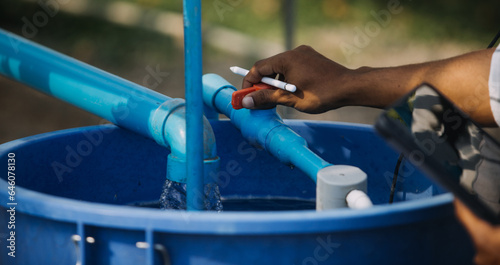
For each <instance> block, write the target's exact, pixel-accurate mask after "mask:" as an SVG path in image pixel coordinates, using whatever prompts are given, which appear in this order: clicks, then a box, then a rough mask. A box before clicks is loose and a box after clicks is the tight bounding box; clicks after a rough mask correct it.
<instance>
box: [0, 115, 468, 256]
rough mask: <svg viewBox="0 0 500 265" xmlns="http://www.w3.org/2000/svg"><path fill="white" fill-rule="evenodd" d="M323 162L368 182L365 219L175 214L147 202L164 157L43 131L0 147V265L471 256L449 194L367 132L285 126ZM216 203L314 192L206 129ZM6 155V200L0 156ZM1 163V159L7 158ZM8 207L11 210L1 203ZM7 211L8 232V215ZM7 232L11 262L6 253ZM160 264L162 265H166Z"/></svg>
mask: <svg viewBox="0 0 500 265" xmlns="http://www.w3.org/2000/svg"><path fill="white" fill-rule="evenodd" d="M287 124H289V125H290V126H291V127H292V128H293V129H294V130H295V131H296V132H297V133H299V134H300V135H302V136H303V137H304V138H305V139H306V140H307V141H308V142H309V144H310V148H311V149H312V150H313V151H315V152H316V153H318V154H319V155H320V156H321V157H323V158H324V159H325V160H327V161H329V162H331V163H334V164H349V165H354V166H357V167H359V168H361V169H362V170H363V171H365V172H366V173H367V174H368V194H369V196H370V197H371V198H372V200H373V201H374V203H375V204H376V205H375V206H374V207H373V208H370V209H366V210H350V209H338V210H331V211H323V212H316V211H315V210H301V211H298V210H295V211H267V212H257V211H247V212H239V211H232V212H231V211H226V212H222V213H214V212H185V211H163V210H159V209H152V208H143V207H142V208H141V207H133V206H130V205H131V204H134V203H138V202H151V201H157V200H158V199H159V197H160V194H161V189H162V185H163V182H164V180H165V175H166V174H165V171H166V163H167V155H168V153H169V151H168V150H166V149H164V148H162V147H160V146H158V145H157V144H156V143H154V142H153V141H152V140H149V139H146V138H143V137H141V136H138V135H136V134H134V133H131V132H128V131H126V130H123V129H120V128H118V127H114V126H110V125H108V126H93V127H85V128H77V129H70V130H64V131H57V132H51V133H46V134H42V135H37V136H32V137H28V138H24V139H19V140H16V141H12V142H9V143H5V144H3V145H1V146H0V161H2V162H1V163H3V165H4V171H5V172H4V174H2V175H1V179H0V204H1V206H0V207H1V208H2V209H0V236H1V241H0V264H50V265H54V264H77V262H81V264H120V265H123V264H204V265H206V264H406V265H409V264H469V263H471V261H472V256H473V249H472V246H471V244H470V241H469V238H468V236H467V235H466V233H465V232H464V230H463V229H462V227H461V226H460V225H459V224H458V223H457V221H456V219H455V217H454V214H453V207H452V205H451V201H452V196H451V195H450V194H441V192H440V191H439V189H438V188H436V187H435V186H434V185H432V184H431V183H430V182H429V181H428V179H427V178H425V177H424V176H423V175H422V174H421V173H419V172H418V171H416V170H415V168H413V167H412V166H411V165H409V164H405V166H404V167H403V168H402V170H401V171H400V172H401V176H400V177H399V179H398V183H397V193H396V198H395V201H396V202H395V203H393V204H388V203H387V202H388V200H389V192H390V184H391V182H392V174H393V171H394V167H395V165H396V160H397V156H398V155H397V154H396V153H394V152H393V151H392V150H390V149H389V148H388V147H387V146H386V144H385V143H384V142H383V141H382V140H381V139H380V138H378V137H377V136H376V135H375V134H374V132H373V130H372V128H371V127H369V126H363V125H352V124H339V123H332V122H313V121H287ZM212 127H213V129H214V132H215V135H216V137H217V149H218V155H219V156H220V158H221V170H220V172H219V178H220V188H221V194H222V196H224V197H225V198H243V199H245V198H268V197H274V198H276V197H280V198H301V199H313V198H314V197H315V184H314V183H313V182H312V181H311V180H310V179H309V178H308V177H307V176H305V175H304V174H303V173H302V172H300V171H299V170H297V169H293V168H290V167H287V166H285V165H282V164H281V163H279V162H278V161H277V160H276V159H275V158H273V157H271V156H270V155H269V154H267V153H266V152H265V151H262V150H258V149H255V148H254V147H252V146H250V145H249V144H248V143H247V142H246V141H245V140H244V139H243V138H242V137H241V134H240V133H239V132H238V131H237V130H236V129H235V128H234V127H233V125H231V123H230V122H228V121H213V122H212ZM9 153H13V154H15V196H14V201H9V196H10V195H9V189H8V187H9V183H8V182H7V163H8V162H7V161H8V160H7V159H8V154H9ZM11 156H12V155H11ZM0 165H1V164H0ZM12 202H15V203H17V204H16V205H15V206H13V205H8V203H12ZM11 207H15V218H14V219H15V229H9V228H8V225H9V224H8V222H9V220H12V218H11V216H10V212H8V211H7V210H8V209H11ZM11 231H15V255H16V257H15V258H13V257H11V256H9V255H8V253H9V252H11V249H9V248H7V246H8V245H9V244H11V243H10V242H11V241H8V240H7V239H8V238H9V237H10V234H9V233H10V232H11ZM169 262H170V263H169Z"/></svg>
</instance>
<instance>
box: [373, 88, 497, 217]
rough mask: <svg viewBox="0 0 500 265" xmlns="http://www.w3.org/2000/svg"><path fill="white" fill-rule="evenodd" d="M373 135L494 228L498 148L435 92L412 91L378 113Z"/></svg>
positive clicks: (482, 131) (428, 90)
mask: <svg viewBox="0 0 500 265" xmlns="http://www.w3.org/2000/svg"><path fill="white" fill-rule="evenodd" d="M375 130H376V131H377V132H378V133H379V134H380V135H381V136H382V138H384V139H385V140H386V141H387V142H388V143H389V145H391V146H392V147H393V148H395V149H396V150H397V151H399V152H401V153H403V154H404V156H405V158H406V159H407V160H408V161H410V162H411V163H412V164H413V165H415V166H416V167H418V168H419V169H421V170H422V171H423V172H424V173H426V175H428V176H429V177H430V178H431V179H432V180H433V181H434V182H436V183H437V184H439V185H440V186H441V187H443V188H445V189H446V190H448V191H450V192H452V193H453V194H454V195H455V196H456V197H457V198H459V199H460V200H461V201H462V202H463V203H464V204H465V205H467V206H468V207H469V208H470V209H471V211H472V212H474V213H475V214H476V215H477V216H479V217H480V218H482V219H483V220H485V221H487V222H489V223H491V224H499V223H500V218H499V212H500V144H499V143H498V142H497V141H495V139H494V138H493V137H491V136H490V135H489V134H487V133H486V132H485V131H484V130H482V129H481V128H480V127H479V126H478V125H477V124H476V123H474V122H473V121H472V120H471V119H470V118H469V117H468V116H467V115H466V114H465V113H464V112H463V111H461V110H460V109H459V108H457V107H456V106H455V105H454V104H453V103H452V102H451V101H450V100H449V99H448V98H446V97H445V96H444V95H442V94H441V93H440V92H439V91H438V90H436V89H435V88H433V87H432V86H430V85H428V84H423V85H421V86H419V87H417V88H416V89H414V90H413V91H412V92H410V93H409V94H408V95H406V96H405V97H403V98H401V99H400V100H398V101H397V102H396V103H395V104H394V105H392V106H391V107H389V108H387V109H386V110H385V111H384V112H383V113H382V114H381V116H380V117H379V118H378V119H377V121H376V123H375Z"/></svg>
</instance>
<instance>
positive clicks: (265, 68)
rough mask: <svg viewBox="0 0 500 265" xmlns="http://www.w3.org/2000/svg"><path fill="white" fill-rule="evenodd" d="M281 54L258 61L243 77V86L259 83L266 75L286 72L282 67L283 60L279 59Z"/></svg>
mask: <svg viewBox="0 0 500 265" xmlns="http://www.w3.org/2000/svg"><path fill="white" fill-rule="evenodd" d="M279 56H281V54H278V55H275V56H272V57H269V58H267V59H263V60H260V61H257V62H256V63H255V64H254V65H253V66H252V68H251V69H250V70H249V72H248V74H247V75H246V76H245V78H243V85H242V86H243V88H247V87H251V86H252V85H253V84H256V83H259V82H260V80H261V79H262V78H263V77H265V76H275V75H276V74H284V73H282V71H280V69H283V65H280V64H281V63H282V61H281V60H280V59H279Z"/></svg>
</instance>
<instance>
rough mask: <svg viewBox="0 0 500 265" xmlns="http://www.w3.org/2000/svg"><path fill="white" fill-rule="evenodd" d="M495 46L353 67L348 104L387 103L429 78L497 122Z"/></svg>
mask: <svg viewBox="0 0 500 265" xmlns="http://www.w3.org/2000/svg"><path fill="white" fill-rule="evenodd" d="M493 51H494V49H488V50H481V51H476V52H472V53H468V54H464V55H461V56H457V57H453V58H449V59H445V60H440V61H434V62H428V63H422V64H413V65H406V66H398V67H389V68H369V67H362V68H359V69H356V70H354V71H353V74H352V75H351V77H350V78H351V79H352V80H351V82H350V84H348V85H349V86H352V88H351V89H349V90H348V91H351V95H349V102H346V103H347V104H346V105H363V106H372V107H379V108H382V107H386V106H387V105H389V104H391V103H392V102H393V101H395V100H397V99H398V98H400V97H401V96H403V95H404V94H406V93H407V92H409V91H410V90H411V89H413V88H415V87H416V86H417V85H419V84H421V83H423V82H426V83H429V84H431V85H433V86H434V87H436V88H437V89H439V90H440V91H441V92H443V94H445V95H446V96H448V97H449V98H450V99H451V100H452V101H454V102H455V103H456V104H457V105H458V106H459V107H460V108H461V109H463V110H464V111H465V112H467V113H468V114H469V115H470V116H471V117H472V118H473V119H474V120H476V121H478V122H479V123H481V124H482V125H487V126H491V125H494V124H495V122H494V119H493V115H492V113H491V109H490V104H489V92H488V77H489V72H490V71H489V69H490V63H491V56H492V54H493Z"/></svg>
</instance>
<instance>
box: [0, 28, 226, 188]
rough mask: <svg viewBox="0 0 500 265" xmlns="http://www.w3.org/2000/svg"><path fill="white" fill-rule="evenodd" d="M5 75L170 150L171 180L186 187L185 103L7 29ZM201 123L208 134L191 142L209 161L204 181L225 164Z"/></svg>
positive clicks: (0, 62)
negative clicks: (220, 165) (154, 141)
mask: <svg viewBox="0 0 500 265" xmlns="http://www.w3.org/2000/svg"><path fill="white" fill-rule="evenodd" d="M200 65H201V64H200ZM0 74H1V75H4V76H6V77H9V78H12V79H14V80H17V81H19V82H21V83H24V84H26V85H28V86H31V87H33V88H35V89H37V90H39V91H41V92H44V93H46V94H48V95H51V96H54V97H56V98H59V99H61V100H64V101H66V102H68V103H70V104H72V105H75V106H77V107H80V108H82V109H84V110H86V111H89V112H91V113H93V114H95V115H98V116H100V117H102V118H104V119H106V120H109V121H111V122H112V123H114V124H116V125H119V126H121V127H124V128H127V129H129V130H131V131H134V132H136V133H139V134H141V135H143V136H146V137H149V138H152V139H154V140H156V142H157V143H158V144H160V145H163V146H165V147H169V148H170V150H171V153H170V155H169V157H168V164H167V178H169V179H171V180H173V181H177V182H186V176H188V175H189V174H187V173H186V170H187V169H186V164H187V163H186V161H187V160H188V159H187V158H186V152H187V151H186V118H185V116H186V110H185V106H184V105H185V104H184V100H183V99H172V98H170V97H167V96H165V95H163V94H160V93H157V92H155V91H153V90H150V89H147V88H145V87H143V86H140V85H137V84H135V83H132V82H130V81H127V80H125V79H123V78H120V77H117V76H115V75H112V74H110V73H107V72H105V71H102V70H100V69H97V68H95V67H92V66H90V65H87V64H85V63H82V62H80V61H78V60H75V59H73V58H70V57H68V56H65V55H62V54H60V53H58V52H55V51H53V50H50V49H47V48H45V47H43V46H41V45H38V44H36V43H33V42H31V41H28V40H26V39H23V38H21V37H19V36H16V35H14V34H12V33H9V32H7V31H4V30H1V29H0ZM200 86H201V73H200ZM200 93H201V92H200ZM197 104H198V103H197ZM200 105H201V104H200ZM198 109H201V108H198ZM195 118H196V124H197V129H196V130H197V132H198V133H199V130H202V134H201V136H198V135H199V134H196V135H197V137H195V138H197V139H193V138H190V141H191V140H194V141H193V142H194V144H195V145H198V144H199V146H196V148H197V149H201V154H200V153H197V157H199V158H198V160H197V161H203V159H205V164H206V165H207V166H206V167H205V171H203V170H202V171H196V174H197V175H200V174H201V177H202V180H203V174H204V172H205V178H206V179H207V181H208V180H209V179H210V177H208V176H209V172H210V171H216V170H217V167H218V161H219V160H218V157H217V154H216V147H215V136H214V134H213V131H212V129H211V127H210V124H209V122H208V120H207V119H202V118H200V115H199V114H198V115H196V117H195ZM188 137H189V136H188ZM203 143H205V145H206V146H205V147H204V146H203ZM202 163H203V162H202ZM202 169H203V165H202ZM196 170H199V169H196ZM212 181H216V180H212Z"/></svg>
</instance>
